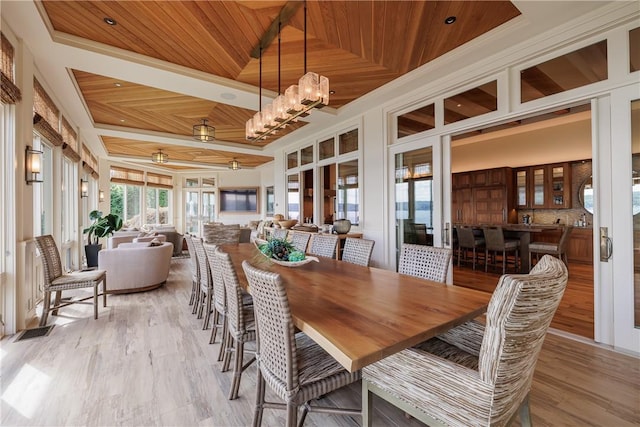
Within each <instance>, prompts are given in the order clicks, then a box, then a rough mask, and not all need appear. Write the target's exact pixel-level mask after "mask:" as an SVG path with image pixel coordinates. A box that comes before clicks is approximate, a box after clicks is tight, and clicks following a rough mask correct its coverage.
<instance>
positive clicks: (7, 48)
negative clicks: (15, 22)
mask: <svg viewBox="0 0 640 427" xmlns="http://www.w3.org/2000/svg"><path fill="white" fill-rule="evenodd" d="M0 35H1V37H2V49H1V55H0V58H1V59H0V61H1V63H0V67H1V68H0V72H1V73H2V90H1V91H0V95H1V98H2V102H3V103H5V104H15V103H16V102H18V101H20V100H21V99H22V94H21V93H20V89H19V88H18V86H16V84H15V76H14V73H13V67H14V58H13V46H12V45H11V43H10V42H9V40H7V38H6V37H5V36H4V34H1V33H0Z"/></svg>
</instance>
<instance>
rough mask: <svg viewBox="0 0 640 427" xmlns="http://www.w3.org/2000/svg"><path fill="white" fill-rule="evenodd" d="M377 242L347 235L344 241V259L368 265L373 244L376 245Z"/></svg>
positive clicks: (352, 262)
mask: <svg viewBox="0 0 640 427" xmlns="http://www.w3.org/2000/svg"><path fill="white" fill-rule="evenodd" d="M375 243H376V242H375V241H374V240H368V239H354V238H353V237H347V238H346V239H345V242H344V251H343V252H342V261H345V262H350V263H351V264H357V265H364V266H365V267H368V266H369V261H371V253H372V252H373V245H375Z"/></svg>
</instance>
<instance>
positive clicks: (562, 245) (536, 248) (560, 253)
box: [529, 225, 573, 269]
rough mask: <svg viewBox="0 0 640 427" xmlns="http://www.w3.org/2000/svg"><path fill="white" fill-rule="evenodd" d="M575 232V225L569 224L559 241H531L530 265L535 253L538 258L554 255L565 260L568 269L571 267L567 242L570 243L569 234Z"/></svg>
mask: <svg viewBox="0 0 640 427" xmlns="http://www.w3.org/2000/svg"><path fill="white" fill-rule="evenodd" d="M572 232H573V226H572V225H567V226H566V227H564V230H563V231H562V235H561V236H560V240H559V241H558V243H550V242H531V243H529V265H532V264H531V258H532V254H535V256H536V259H538V258H539V257H540V255H544V254H548V255H553V256H556V257H558V258H560V259H561V260H563V261H564V263H565V265H566V266H567V269H568V268H569V258H568V257H567V244H568V243H569V236H571V233H572Z"/></svg>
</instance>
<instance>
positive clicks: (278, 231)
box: [271, 228, 289, 239]
mask: <svg viewBox="0 0 640 427" xmlns="http://www.w3.org/2000/svg"><path fill="white" fill-rule="evenodd" d="M287 234H289V230H287V229H286V228H274V229H273V230H272V231H271V238H272V239H286V238H287Z"/></svg>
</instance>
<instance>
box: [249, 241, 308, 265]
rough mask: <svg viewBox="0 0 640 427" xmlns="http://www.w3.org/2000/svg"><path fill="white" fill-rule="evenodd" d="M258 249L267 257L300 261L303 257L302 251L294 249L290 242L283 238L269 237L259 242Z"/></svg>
mask: <svg viewBox="0 0 640 427" xmlns="http://www.w3.org/2000/svg"><path fill="white" fill-rule="evenodd" d="M258 249H260V252H262V253H263V254H264V255H266V256H267V257H269V258H274V259H277V260H280V261H290V262H296V261H302V260H304V259H305V254H304V252H302V251H300V250H298V249H296V248H295V247H294V246H293V245H292V244H291V242H288V241H287V240H285V239H271V240H268V241H267V242H266V243H263V244H261V245H260V246H259V247H258Z"/></svg>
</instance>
